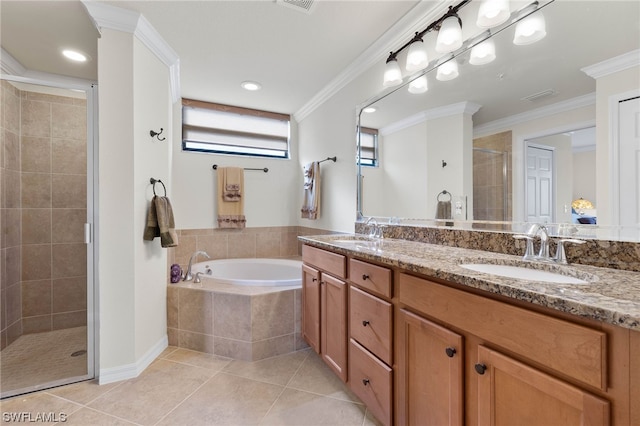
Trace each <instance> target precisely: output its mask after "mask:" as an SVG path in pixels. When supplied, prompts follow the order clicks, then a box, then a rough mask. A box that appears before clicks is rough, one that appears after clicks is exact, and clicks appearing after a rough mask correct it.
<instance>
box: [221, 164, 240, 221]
mask: <svg viewBox="0 0 640 426" xmlns="http://www.w3.org/2000/svg"><path fill="white" fill-rule="evenodd" d="M231 169H233V170H231ZM228 172H231V173H228ZM238 172H239V173H238ZM227 185H229V186H228V187H227ZM228 188H229V189H228ZM217 189H218V196H217V200H218V228H234V229H244V227H245V226H246V223H247V220H246V218H245V216H244V197H243V193H244V170H243V169H241V168H239V167H218V184H217Z"/></svg>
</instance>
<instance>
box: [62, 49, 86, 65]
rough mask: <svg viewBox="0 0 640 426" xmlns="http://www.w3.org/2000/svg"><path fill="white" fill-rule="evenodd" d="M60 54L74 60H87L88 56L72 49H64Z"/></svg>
mask: <svg viewBox="0 0 640 426" xmlns="http://www.w3.org/2000/svg"><path fill="white" fill-rule="evenodd" d="M62 55H63V56H64V57H65V58H67V59H70V60H72V61H74V62H87V59H88V56H87V55H85V54H84V53H82V52H79V51H77V50H72V49H64V50H63V51H62Z"/></svg>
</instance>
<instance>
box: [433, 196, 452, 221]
mask: <svg viewBox="0 0 640 426" xmlns="http://www.w3.org/2000/svg"><path fill="white" fill-rule="evenodd" d="M436 219H451V200H448V201H438V206H437V208H436Z"/></svg>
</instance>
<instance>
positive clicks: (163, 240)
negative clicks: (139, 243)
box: [143, 195, 178, 248]
mask: <svg viewBox="0 0 640 426" xmlns="http://www.w3.org/2000/svg"><path fill="white" fill-rule="evenodd" d="M175 228H176V224H175V220H174V218H173V208H172V207H171V201H169V198H168V197H160V196H157V195H156V196H154V197H153V199H152V200H151V205H150V206H149V212H148V213H147V226H146V227H145V230H144V236H143V239H144V240H145V241H151V240H153V239H154V238H156V237H160V245H161V246H162V247H165V248H167V247H176V246H177V245H178V234H177V233H176V229H175Z"/></svg>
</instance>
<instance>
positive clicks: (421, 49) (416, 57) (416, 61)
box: [405, 32, 429, 72]
mask: <svg viewBox="0 0 640 426" xmlns="http://www.w3.org/2000/svg"><path fill="white" fill-rule="evenodd" d="M427 65H429V57H428V56H427V48H426V46H425V45H424V41H423V40H422V37H420V36H419V35H418V33H417V32H416V35H415V37H414V38H413V40H412V41H411V44H410V45H409V52H408V53H407V64H406V65H405V69H406V70H407V71H409V72H414V71H419V70H421V69H424V68H426V67H427Z"/></svg>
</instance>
